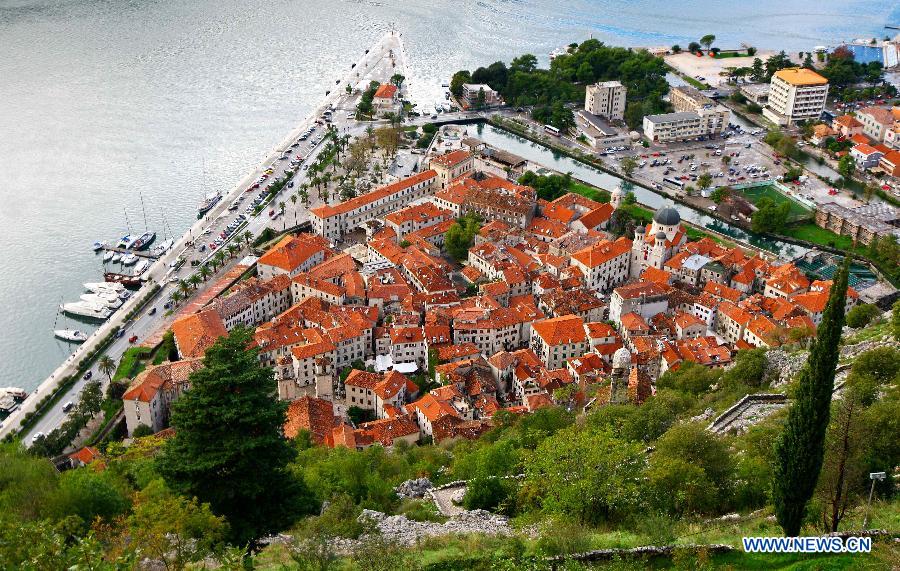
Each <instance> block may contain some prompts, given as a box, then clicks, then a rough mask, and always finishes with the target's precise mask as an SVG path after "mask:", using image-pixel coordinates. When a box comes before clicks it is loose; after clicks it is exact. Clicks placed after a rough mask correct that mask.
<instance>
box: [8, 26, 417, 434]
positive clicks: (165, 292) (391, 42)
mask: <svg viewBox="0 0 900 571" xmlns="http://www.w3.org/2000/svg"><path fill="white" fill-rule="evenodd" d="M391 54H393V57H391ZM405 63H406V62H405V58H404V52H403V46H402V41H401V39H400V37H399V35H396V34H394V33H388V34H385V35H384V36H383V37H382V38H381V39H380V40H379V41H378V42H377V43H376V44H375V45H374V46H373V47H372V48H370V49H369V50H367V53H366V54H364V55H363V56H362V58H361V59H360V60H359V61H357V62H356V63H355V64H354V65H353V66H351V68H350V70H349V71H348V72H347V73H346V74H345V75H344V77H342V78H341V79H340V80H339V81H337V82H336V83H335V89H333V90H331V92H330V93H329V94H327V95H326V97H325V99H324V100H323V101H322V102H321V104H320V105H319V106H318V107H317V108H316V109H315V110H314V111H313V113H312V114H310V116H309V117H307V118H306V119H305V120H304V121H303V122H302V123H301V124H300V125H299V126H298V127H297V128H296V129H295V130H294V131H293V132H292V133H291V134H290V135H289V136H288V137H287V138H286V139H285V140H284V141H283V142H282V143H281V144H280V145H278V146H277V147H275V148H274V149H273V151H272V153H270V154H269V156H268V157H266V158H265V160H264V161H263V162H262V163H261V164H260V166H259V167H258V168H257V169H255V170H254V171H253V172H251V173H249V174H248V175H247V176H245V177H244V179H243V180H241V181H240V182H239V183H238V185H237V186H236V187H235V188H234V189H233V190H232V191H231V192H230V193H228V194H227V195H225V196H223V197H222V199H221V200H220V201H219V203H218V204H217V205H216V206H215V207H214V208H213V209H212V210H211V211H210V212H208V213H206V215H205V216H204V217H203V218H202V219H200V220H198V221H197V222H196V223H195V224H194V225H193V226H192V227H191V228H190V229H188V231H187V232H186V233H185V234H184V236H182V238H181V239H180V240H179V241H178V242H177V243H176V244H175V245H174V247H173V248H172V249H171V250H170V251H169V252H167V253H166V254H164V255H163V256H162V257H161V258H160V259H159V260H158V261H157V262H155V263H154V264H153V265H152V266H151V267H150V269H149V270H148V271H147V273H146V275H145V276H144V279H145V280H146V281H147V285H145V286H144V287H142V288H141V289H140V290H139V291H137V292H134V294H133V295H132V297H131V299H129V300H128V301H127V302H126V303H125V304H123V305H122V307H121V308H120V309H119V310H117V311H116V313H115V314H114V315H113V316H112V317H111V318H110V319H109V320H108V321H107V322H106V323H104V324H103V325H102V326H101V327H100V328H98V329H97V331H95V332H94V333H93V334H92V335H91V337H90V338H89V339H88V341H86V342H85V343H84V344H83V345H82V346H81V347H79V348H78V350H77V351H76V352H75V353H74V354H73V355H71V356H70V357H69V358H68V359H67V360H66V361H65V362H64V363H63V364H61V365H60V367H59V368H58V369H57V370H56V371H54V373H53V374H52V375H51V376H50V377H48V379H46V380H45V381H44V382H43V383H42V384H41V385H40V386H39V387H38V389H37V390H35V392H34V393H32V395H30V396H29V398H28V399H27V400H26V401H25V402H24V403H22V406H21V407H20V408H19V409H18V410H17V411H15V412H14V413H13V414H12V415H10V417H8V418H7V419H6V420H5V421H4V422H3V424H2V426H0V437H2V436H5V435H6V434H7V433H9V432H10V431H11V430H12V429H13V428H15V427H18V425H19V422H20V419H21V418H22V416H23V415H24V414H26V413H27V412H30V411H33V410H34V408H35V406H36V404H37V402H38V401H39V400H40V399H41V398H43V396H44V395H47V394H51V393H52V392H53V390H54V389H55V387H56V384H57V382H58V379H60V378H62V377H64V376H66V375H71V374H74V373H75V372H76V370H77V363H78V361H80V360H81V359H82V358H83V355H84V354H85V353H86V352H87V351H88V350H90V349H91V348H93V347H95V346H96V345H97V344H98V343H99V342H100V340H101V339H102V338H103V337H104V336H106V335H107V333H109V331H110V330H111V329H112V328H113V327H115V326H121V327H123V328H124V329H125V334H124V335H123V336H122V337H120V338H118V339H116V340H115V341H114V342H113V343H112V345H111V346H110V347H109V348H108V349H107V350H106V351H105V354H106V355H109V356H110V357H112V358H113V359H114V360H116V362H118V361H119V359H121V357H122V354H123V353H124V352H125V351H126V350H127V349H128V348H129V347H131V346H132V344H131V343H129V341H128V338H130V337H132V336H137V340H136V341H135V344H140V343H141V342H142V341H143V340H145V339H147V338H148V337H150V336H151V335H153V334H154V333H156V332H157V331H159V330H160V328H167V327H168V326H169V325H170V324H171V322H172V321H173V320H174V314H170V315H166V313H167V312H166V311H164V310H163V307H162V305H163V304H164V303H166V302H167V301H169V300H170V299H171V296H172V293H173V292H174V291H176V289H178V282H179V281H180V280H187V279H188V278H190V276H191V275H192V274H193V273H195V272H197V268H198V267H199V265H197V267H193V266H192V264H191V262H195V263H197V264H200V263H203V262H205V261H206V260H208V259H209V258H210V257H212V256H213V255H214V252H213V251H210V248H209V244H210V243H211V242H213V240H214V239H215V237H216V236H218V235H219V234H220V233H221V232H222V231H223V230H224V229H225V227H226V226H227V225H228V224H229V223H230V222H231V221H232V220H234V219H235V218H236V217H237V216H238V214H240V213H242V212H243V213H244V214H245V215H246V216H247V217H248V220H247V221H246V222H245V223H244V224H243V225H242V226H241V227H239V228H238V229H237V230H236V231H235V232H234V233H233V234H232V235H231V236H230V237H229V240H228V241H226V242H225V243H223V244H222V245H221V246H219V249H221V248H224V247H226V246H227V244H228V243H229V241H230V240H234V241H235V242H236V243H240V242H242V241H243V238H242V236H243V234H244V233H245V232H246V231H248V230H249V231H250V232H251V233H252V234H253V236H258V235H259V234H260V233H261V232H262V231H263V230H264V229H265V228H266V227H267V226H270V225H271V226H272V227H273V228H275V229H280V228H279V227H283V226H284V225H286V221H285V220H279V219H278V218H281V216H279V217H277V218H276V219H275V220H272V219H270V216H269V212H270V210H272V209H275V210H276V212H277V211H278V210H279V207H278V204H279V202H284V203H285V205H286V211H285V214H284V215H282V216H284V217H286V218H287V221H290V222H289V224H290V225H291V226H293V225H294V223H295V222H294V220H295V216H296V221H297V223H302V222H304V221H305V220H307V219H308V207H305V206H304V205H303V204H302V203H301V202H300V201H299V200H298V201H297V203H296V206H294V205H293V204H292V203H291V202H290V200H289V197H290V195H291V194H292V193H294V192H295V191H296V189H297V186H299V184H301V183H302V182H304V181H305V180H306V171H305V170H304V169H303V168H302V166H301V167H300V170H298V171H297V173H296V174H295V175H293V178H292V180H293V182H294V184H293V185H292V187H288V186H287V185H285V187H284V188H282V190H281V191H280V192H279V193H278V194H277V195H276V196H274V197H273V198H272V199H271V200H270V201H269V202H268V205H267V206H266V207H264V208H263V209H262V210H261V211H260V212H259V214H257V215H256V216H253V215H252V213H247V212H246V206H247V205H249V203H250V202H251V201H252V198H250V197H251V196H254V195H255V194H258V193H260V192H263V190H262V189H260V190H255V191H253V192H252V193H251V192H248V189H250V188H251V187H252V186H253V185H254V184H256V183H257V181H258V180H259V179H260V177H261V176H262V175H263V174H264V173H265V172H266V171H267V170H270V169H271V170H272V173H271V174H269V175H268V176H269V178H268V180H267V181H266V182H269V181H272V180H274V179H276V178H279V177H282V176H284V175H285V174H289V173H290V172H292V171H291V170H290V167H289V165H288V164H287V163H289V162H290V161H289V160H282V159H281V157H282V156H283V154H284V153H285V152H286V151H289V152H290V154H291V156H292V157H293V156H296V155H298V154H299V155H301V156H303V158H304V160H303V165H307V164H309V163H311V162H313V161H314V160H315V158H316V157H317V156H318V154H319V152H321V150H322V148H324V146H325V145H324V144H321V143H319V144H312V143H311V142H310V140H309V139H307V140H306V141H300V140H299V138H300V136H301V134H302V133H304V132H306V131H307V129H308V128H309V127H311V126H315V128H316V130H315V132H314V135H313V136H314V137H318V136H319V135H320V134H322V133H323V132H324V131H325V128H324V126H322V125H321V124H317V121H319V118H320V116H321V115H322V113H323V112H324V111H325V109H326V108H328V106H329V105H332V106H333V107H334V109H335V112H334V120H333V123H332V124H333V126H334V127H335V128H336V129H337V130H338V131H339V132H340V133H342V134H344V133H348V134H350V135H353V136H358V135H361V134H362V133H364V132H365V130H366V127H367V126H368V125H369V123H361V122H357V121H355V120H353V119H349V118H348V117H347V113H348V112H349V111H350V110H352V109H353V108H354V107H355V101H356V99H358V97H359V93H358V92H359V90H358V89H357V90H355V91H354V94H353V95H348V94H347V93H346V91H345V90H344V86H345V85H347V84H350V85H353V86H354V87H363V88H364V87H365V86H366V85H367V84H368V82H369V81H372V80H377V81H381V82H386V81H388V80H389V78H390V77H391V75H393V74H394V73H404V71H405ZM295 144H297V146H292V145H295ZM264 184H265V183H264ZM238 197H245V198H244V199H243V200H242V202H241V203H240V204H241V206H239V207H238V208H237V209H236V210H233V211H229V210H228V207H229V206H230V205H231V203H232V202H233V201H234V200H236V199H237V198H238ZM332 202H333V200H332ZM320 203H321V201H320V200H319V197H318V196H316V193H315V192H310V201H309V207H313V206H316V205H317V204H320ZM295 208H296V212H295V211H294V209H295ZM279 223H280V224H279ZM201 246H205V248H201ZM243 253H246V251H244V252H243ZM241 257H242V255H241V254H238V255H237V256H236V257H234V258H232V259H230V260H227V261H226V263H225V265H224V267H222V268H221V269H219V270H218V271H217V272H216V275H215V276H212V277H211V279H210V282H212V281H214V279H215V277H216V276H219V275H222V274H224V273H225V272H227V271H228V270H229V269H231V267H233V266H234V265H235V264H236V263H237V262H238V261H239V259H240V258H241ZM179 258H183V259H184V264H183V265H182V266H181V267H180V268H178V269H177V270H176V269H173V268H172V265H173V264H174V262H175V261H176V260H178V259H179ZM154 283H158V284H161V285H162V288H161V290H160V291H159V293H157V295H156V296H155V297H154V299H153V300H152V301H151V302H150V303H149V304H148V305H147V306H146V307H145V308H144V309H143V310H142V311H141V313H140V314H139V315H138V316H137V317H135V318H134V319H133V320H132V321H131V322H129V323H125V320H124V317H125V314H126V313H128V312H129V311H130V310H131V309H132V308H133V307H134V306H135V305H136V303H137V301H138V300H139V299H141V298H143V297H144V296H145V295H147V293H148V291H149V289H150V287H152V284H154ZM187 301H189V300H186V301H185V302H184V303H187ZM152 308H156V309H157V311H156V312H155V314H154V315H149V311H151V309H152ZM91 376H92V378H93V379H99V380H101V382H102V384H103V389H104V391H105V390H106V387H107V385H108V384H109V379H108V377H107V376H106V375H104V374H101V373H100V371H99V370H98V369H97V365H96V363H95V364H94V366H93V367H92V368H91ZM86 382H87V381H86V380H85V379H83V378H81V379H79V380H78V381H77V382H76V383H75V385H74V386H73V387H72V388H71V389H70V390H69V392H68V393H67V394H66V395H65V396H64V397H63V398H62V399H60V400H59V401H58V402H57V403H56V404H55V405H53V408H52V409H51V410H48V411H46V412H45V413H44V415H43V416H42V417H41V419H40V420H39V421H38V422H36V423H35V425H34V426H33V427H32V428H31V429H30V430H28V431H27V432H26V433H25V434H22V435H20V437H21V439H22V441H23V443H25V444H26V445H30V444H31V443H32V440H33V438H34V437H35V436H36V435H38V434H41V433H42V434H49V433H50V432H51V431H53V430H54V429H55V428H57V427H59V426H60V425H61V424H62V423H63V422H65V420H66V419H67V417H68V415H67V414H66V413H65V412H63V410H62V407H63V405H64V404H65V403H66V402H69V401H71V402H72V403H77V402H78V400H79V398H80V393H81V391H82V389H83V388H84V385H85V383H86Z"/></svg>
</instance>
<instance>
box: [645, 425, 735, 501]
mask: <svg viewBox="0 0 900 571" xmlns="http://www.w3.org/2000/svg"><path fill="white" fill-rule="evenodd" d="M732 471H733V468H732V462H731V456H730V454H729V452H728V448H727V446H726V445H725V443H724V442H723V441H722V440H721V439H720V438H719V437H717V436H716V435H715V434H712V433H711V432H709V431H708V430H706V429H705V428H704V427H702V426H700V425H699V424H697V423H690V424H679V425H675V426H673V427H672V428H670V429H669V430H668V431H667V432H666V433H665V434H664V435H663V436H662V438H660V439H659V440H658V441H657V443H656V450H655V451H654V452H653V455H652V456H651V458H650V465H649V467H648V469H647V477H648V478H649V480H650V485H651V486H652V488H653V491H654V503H655V504H656V505H657V506H659V507H660V508H661V509H663V510H664V511H666V512H668V513H670V514H672V515H676V516H682V515H684V514H708V513H716V512H717V511H719V510H721V509H722V508H725V507H727V506H728V504H729V501H730V495H731V479H732Z"/></svg>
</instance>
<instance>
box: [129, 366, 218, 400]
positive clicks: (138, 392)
mask: <svg viewBox="0 0 900 571" xmlns="http://www.w3.org/2000/svg"><path fill="white" fill-rule="evenodd" d="M201 368H203V361H201V360H200V359H188V360H184V361H173V362H171V363H163V364H160V365H152V366H150V367H148V368H147V369H144V370H143V371H141V372H140V373H139V374H138V375H137V377H135V379H134V382H133V383H132V385H131V387H129V389H128V390H127V391H125V394H123V395H122V400H139V401H142V402H150V401H152V400H153V398H154V397H155V396H156V395H157V393H158V392H159V391H160V390H162V389H163V388H164V387H166V386H171V385H173V384H176V383H186V382H187V380H188V377H190V374H191V373H193V372H194V371H196V370H197V369H201Z"/></svg>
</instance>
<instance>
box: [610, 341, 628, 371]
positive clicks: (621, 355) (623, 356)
mask: <svg viewBox="0 0 900 571" xmlns="http://www.w3.org/2000/svg"><path fill="white" fill-rule="evenodd" d="M630 367H631V351H629V350H628V349H626V348H625V347H620V348H618V349H617V350H616V352H615V353H613V358H612V368H613V370H615V369H628V368H630Z"/></svg>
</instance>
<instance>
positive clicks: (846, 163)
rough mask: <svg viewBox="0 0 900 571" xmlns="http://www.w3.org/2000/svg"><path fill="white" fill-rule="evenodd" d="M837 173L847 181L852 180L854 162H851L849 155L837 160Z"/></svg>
mask: <svg viewBox="0 0 900 571" xmlns="http://www.w3.org/2000/svg"><path fill="white" fill-rule="evenodd" d="M838 172H839V173H841V176H842V177H844V178H845V179H847V180H850V179H852V178H853V173H854V172H856V161H855V160H853V157H851V156H850V155H849V154H847V155H844V156H843V157H841V158H840V160H838Z"/></svg>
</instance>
